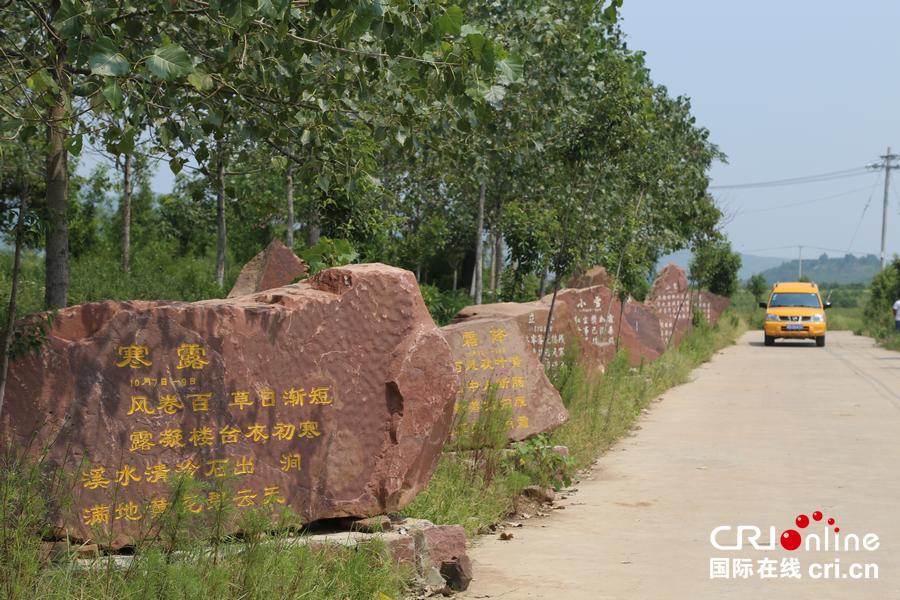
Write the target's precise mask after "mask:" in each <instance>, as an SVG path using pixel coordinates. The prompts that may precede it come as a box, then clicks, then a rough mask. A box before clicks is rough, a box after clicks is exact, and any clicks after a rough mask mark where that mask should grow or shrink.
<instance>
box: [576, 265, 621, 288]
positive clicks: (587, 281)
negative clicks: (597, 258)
mask: <svg viewBox="0 0 900 600" xmlns="http://www.w3.org/2000/svg"><path fill="white" fill-rule="evenodd" d="M595 285H605V286H606V287H608V288H612V279H610V277H609V275H608V274H607V272H606V267H599V266H595V267H591V268H590V269H589V270H588V271H587V272H586V273H576V274H575V275H573V276H572V278H571V279H569V284H568V285H567V286H566V287H568V288H573V289H580V288H589V287H594V286H595Z"/></svg>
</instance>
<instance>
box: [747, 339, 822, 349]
mask: <svg viewBox="0 0 900 600" xmlns="http://www.w3.org/2000/svg"><path fill="white" fill-rule="evenodd" d="M747 343H748V344H749V345H750V346H765V344H764V343H763V342H747ZM815 346H816V342H815V341H812V342H806V341H803V342H794V341H790V342H781V341H778V340H776V341H775V345H774V346H772V347H773V348H811V347H812V348H815Z"/></svg>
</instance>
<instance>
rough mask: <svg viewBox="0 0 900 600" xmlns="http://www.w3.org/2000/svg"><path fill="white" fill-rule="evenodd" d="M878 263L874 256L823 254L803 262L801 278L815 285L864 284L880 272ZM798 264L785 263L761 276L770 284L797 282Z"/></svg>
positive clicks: (767, 270)
mask: <svg viewBox="0 0 900 600" xmlns="http://www.w3.org/2000/svg"><path fill="white" fill-rule="evenodd" d="M880 266H881V264H880V262H879V260H878V257H877V256H875V255H874V254H869V255H868V256H864V257H861V258H857V257H855V256H853V255H852V254H848V255H846V256H844V257H843V258H829V257H828V255H827V254H823V255H822V256H820V257H819V258H814V259H811V260H806V259H804V260H803V276H804V277H809V279H810V281H815V282H817V283H865V282H868V281H871V279H872V277H874V276H875V274H876V273H878V271H879V270H880ZM799 270H800V264H799V261H798V260H792V261H786V262H784V263H782V264H781V265H779V266H777V267H773V268H771V269H766V270H765V271H763V272H762V273H763V275H765V276H766V281H767V282H768V283H770V284H772V283H776V282H778V281H797V277H798V273H799Z"/></svg>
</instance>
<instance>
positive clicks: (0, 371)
mask: <svg viewBox="0 0 900 600" xmlns="http://www.w3.org/2000/svg"><path fill="white" fill-rule="evenodd" d="M28 192H29V189H28V182H27V181H25V182H23V185H22V197H21V198H20V199H19V221H18V223H16V255H15V259H14V260H13V280H12V289H11V290H10V291H9V317H8V318H7V319H6V333H5V335H4V336H3V348H2V349H0V417H2V416H3V399H4V398H5V397H6V376H7V375H8V374H9V347H10V346H11V345H12V338H13V331H14V328H15V324H16V303H17V301H18V294H19V272H20V271H21V270H22V222H23V221H24V220H25V209H26V208H27V207H28Z"/></svg>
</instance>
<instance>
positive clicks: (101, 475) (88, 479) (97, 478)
mask: <svg viewBox="0 0 900 600" xmlns="http://www.w3.org/2000/svg"><path fill="white" fill-rule="evenodd" d="M105 474H106V469H103V468H96V469H91V471H90V473H84V472H83V473H82V474H81V481H83V482H84V487H86V488H88V489H89V490H96V489H97V488H98V487H100V488H103V489H106V486H108V485H109V484H110V483H111V482H110V480H109V479H106V477H105Z"/></svg>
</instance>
